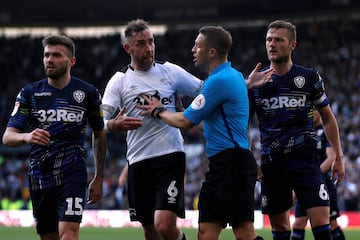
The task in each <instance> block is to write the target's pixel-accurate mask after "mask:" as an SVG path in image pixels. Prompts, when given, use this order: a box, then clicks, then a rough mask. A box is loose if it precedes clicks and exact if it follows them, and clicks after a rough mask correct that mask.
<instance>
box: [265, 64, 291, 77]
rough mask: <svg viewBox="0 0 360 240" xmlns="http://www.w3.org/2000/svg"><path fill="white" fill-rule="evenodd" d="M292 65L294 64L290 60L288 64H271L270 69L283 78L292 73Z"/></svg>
mask: <svg viewBox="0 0 360 240" xmlns="http://www.w3.org/2000/svg"><path fill="white" fill-rule="evenodd" d="M292 65H293V62H292V61H291V60H288V61H286V62H281V63H276V62H271V65H270V67H272V68H274V69H275V73H276V75H279V76H282V75H285V74H286V73H287V72H289V71H290V69H291V67H292Z"/></svg>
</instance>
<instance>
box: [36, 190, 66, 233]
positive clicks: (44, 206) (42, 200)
mask: <svg viewBox="0 0 360 240" xmlns="http://www.w3.org/2000/svg"><path fill="white" fill-rule="evenodd" d="M56 192H57V188H55V189H44V190H30V195H31V201H32V205H33V214H34V217H35V219H36V230H37V233H38V234H40V235H45V234H51V233H56V234H57V232H58V223H59V218H58V213H57V205H56Z"/></svg>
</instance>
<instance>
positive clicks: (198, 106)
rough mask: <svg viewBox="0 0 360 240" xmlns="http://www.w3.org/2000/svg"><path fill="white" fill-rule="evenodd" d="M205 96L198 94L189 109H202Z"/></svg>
mask: <svg viewBox="0 0 360 240" xmlns="http://www.w3.org/2000/svg"><path fill="white" fill-rule="evenodd" d="M205 102H206V101H205V96H204V95H202V94H199V95H198V96H197V97H196V98H195V99H194V101H193V102H192V103H191V107H192V109H194V110H199V109H202V108H203V107H204V106H205Z"/></svg>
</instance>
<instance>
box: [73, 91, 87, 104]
mask: <svg viewBox="0 0 360 240" xmlns="http://www.w3.org/2000/svg"><path fill="white" fill-rule="evenodd" d="M73 97H74V99H75V101H77V102H78V103H81V102H82V101H84V98H85V93H84V91H81V90H76V91H74V92H73Z"/></svg>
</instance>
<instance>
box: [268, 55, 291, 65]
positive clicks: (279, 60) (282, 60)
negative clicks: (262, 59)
mask: <svg viewBox="0 0 360 240" xmlns="http://www.w3.org/2000/svg"><path fill="white" fill-rule="evenodd" d="M269 60H270V61H271V62H273V63H276V64H282V63H286V62H288V61H289V56H288V55H286V56H280V57H276V58H274V57H269Z"/></svg>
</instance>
